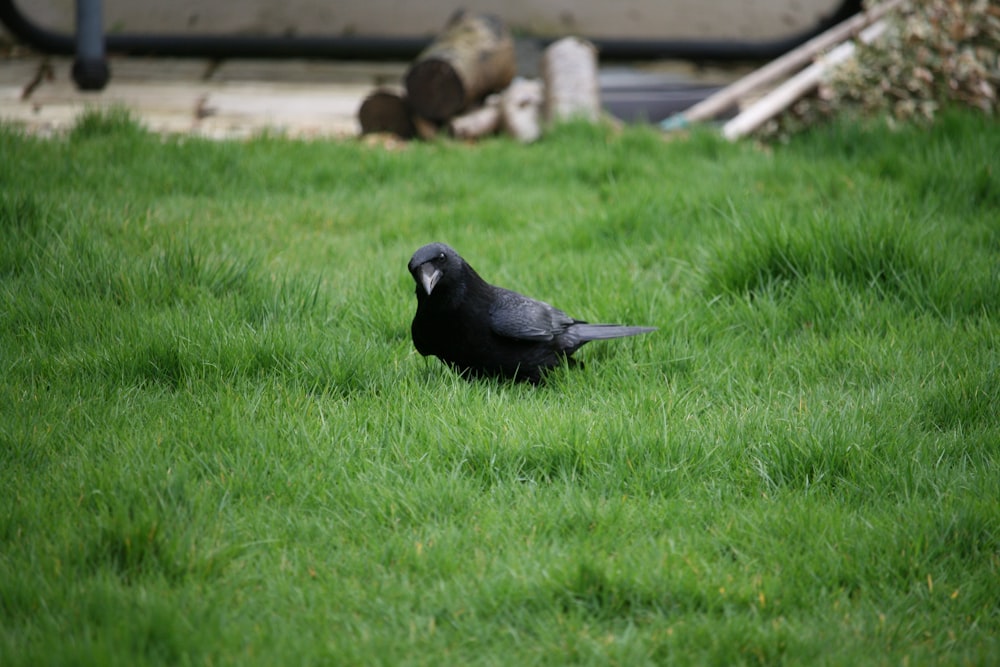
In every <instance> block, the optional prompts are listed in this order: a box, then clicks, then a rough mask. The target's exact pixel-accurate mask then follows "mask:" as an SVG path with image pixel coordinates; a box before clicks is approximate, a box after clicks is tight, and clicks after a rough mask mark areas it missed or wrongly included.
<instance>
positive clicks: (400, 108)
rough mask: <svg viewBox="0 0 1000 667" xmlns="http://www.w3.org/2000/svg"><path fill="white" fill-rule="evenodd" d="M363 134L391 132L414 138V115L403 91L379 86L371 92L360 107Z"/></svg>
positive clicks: (359, 114) (359, 113) (402, 136)
mask: <svg viewBox="0 0 1000 667" xmlns="http://www.w3.org/2000/svg"><path fill="white" fill-rule="evenodd" d="M358 121H360V123H361V134H373V133H376V132H390V133H392V134H395V135H396V136H398V137H400V138H402V139H412V138H413V137H414V136H415V135H416V133H417V130H416V128H415V127H414V125H413V115H412V112H411V111H410V106H409V105H408V104H407V103H406V99H405V98H404V97H403V93H402V91H397V90H392V89H389V88H379V89H378V90H376V91H375V92H373V93H371V94H370V95H369V96H368V97H366V98H365V99H364V101H363V102H362V103H361V107H360V108H358Z"/></svg>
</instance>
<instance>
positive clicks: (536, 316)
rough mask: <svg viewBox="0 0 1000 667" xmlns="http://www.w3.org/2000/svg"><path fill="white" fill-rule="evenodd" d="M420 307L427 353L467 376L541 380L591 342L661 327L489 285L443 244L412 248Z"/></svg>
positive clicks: (421, 340) (417, 331) (418, 330)
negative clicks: (580, 315)
mask: <svg viewBox="0 0 1000 667" xmlns="http://www.w3.org/2000/svg"><path fill="white" fill-rule="evenodd" d="M408 268H409V270H410V275H412V276H413V280H414V281H415V282H416V283H417V289H416V291H417V313H416V315H415V316H414V317H413V324H412V325H411V327H410V333H411V334H412V336H413V345H414V346H415V347H416V348H417V351H418V352H419V353H420V354H422V355H423V356H428V355H434V356H436V357H438V358H439V359H441V360H442V361H444V362H445V363H446V364H448V365H449V366H451V367H452V368H454V369H455V370H456V371H458V372H459V373H460V374H461V375H463V376H465V377H476V378H500V379H507V380H515V381H527V382H531V383H532V384H539V383H540V382H541V381H542V378H543V376H544V375H545V373H546V372H547V371H548V370H550V369H552V368H555V367H556V366H558V365H559V364H560V363H562V362H564V361H567V360H568V361H569V362H572V361H574V360H572V359H570V355H572V354H573V353H574V352H576V351H577V350H578V349H580V346H581V345H583V344H584V343H586V342H588V341H592V340H601V339H606V338H621V337H624V336H636V335H638V334H643V333H648V332H650V331H655V330H656V327H632V326H622V325H618V324H588V323H587V322H584V321H582V320H577V319H574V318H572V317H570V316H569V315H567V314H566V313H564V312H563V311H561V310H559V309H558V308H553V307H552V306H550V305H549V304H547V303H544V302H542V301H536V300H535V299H531V298H529V297H526V296H524V295H523V294H518V293H517V292H512V291H511V290H508V289H504V288H502V287H496V286H494V285H490V284H489V283H487V282H486V281H485V280H483V279H482V278H480V277H479V274H477V273H476V272H475V270H473V268H472V267H471V266H469V264H468V263H466V261H465V260H464V259H462V257H461V256H460V255H459V254H458V253H457V252H455V251H454V250H452V249H451V248H450V247H448V246H447V245H445V244H443V243H431V244H428V245H425V246H424V247H422V248H420V249H419V250H417V252H415V253H414V254H413V257H412V259H410V263H409V265H408Z"/></svg>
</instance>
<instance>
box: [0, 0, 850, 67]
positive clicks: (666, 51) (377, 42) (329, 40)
mask: <svg viewBox="0 0 1000 667" xmlns="http://www.w3.org/2000/svg"><path fill="white" fill-rule="evenodd" d="M860 10H861V0H843V2H842V3H841V5H840V7H838V9H837V10H836V11H835V12H834V13H833V14H831V15H830V16H828V17H826V18H825V19H823V20H821V21H820V23H819V24H818V25H817V26H816V27H815V28H814V29H812V30H808V31H806V32H804V33H800V34H798V35H794V36H792V37H788V38H785V39H778V40H770V41H762V42H750V41H742V40H739V41H737V40H704V41H698V40H644V39H642V40H629V39H601V38H594V37H591V38H589V39H590V41H592V42H593V43H594V45H595V46H596V47H597V49H598V52H599V53H600V54H601V58H602V59H610V60H645V59H651V58H680V59H684V60H768V59H771V58H776V57H778V56H780V55H781V54H783V53H786V52H788V51H790V50H791V49H793V48H795V47H796V46H798V45H799V44H801V43H803V42H805V41H807V40H808V39H810V38H812V37H814V36H815V35H817V34H819V33H820V32H823V31H824V30H827V29H828V28H830V27H831V26H833V25H836V24H837V23H839V22H841V21H843V20H844V19H846V18H848V17H850V16H852V15H854V14H856V13H857V12H859V11H860ZM0 21H2V22H3V23H4V25H6V26H7V29H8V30H9V31H10V32H11V33H12V34H13V35H14V36H15V37H17V38H18V39H19V40H21V41H22V42H24V43H25V44H27V45H29V46H31V47H33V48H35V49H37V50H39V51H42V52H44V53H52V54H60V55H72V54H73V53H74V52H75V42H74V39H73V37H72V36H70V35H64V34H61V33H57V32H53V31H51V30H48V29H46V28H42V27H39V26H37V25H35V24H34V23H32V22H31V21H30V20H28V18H27V17H25V16H24V14H22V13H21V11H20V10H19V9H18V8H17V5H16V4H15V1H14V0H0ZM540 41H548V40H540ZM105 43H106V48H107V51H108V52H109V53H118V54H123V55H133V56H170V57H192V58H212V59H226V58H330V59H337V60H409V59H411V58H414V57H415V56H416V55H417V54H418V53H420V51H421V50H423V49H424V47H426V46H427V45H428V44H429V43H430V39H429V38H415V37H358V36H336V37H252V36H246V35H210V36H199V35H136V34H110V35H107V36H106V38H105Z"/></svg>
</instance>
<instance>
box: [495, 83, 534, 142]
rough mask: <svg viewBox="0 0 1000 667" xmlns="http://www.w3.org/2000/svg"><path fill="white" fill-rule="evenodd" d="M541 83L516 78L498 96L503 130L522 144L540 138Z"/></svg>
mask: <svg viewBox="0 0 1000 667" xmlns="http://www.w3.org/2000/svg"><path fill="white" fill-rule="evenodd" d="M543 100H544V92H543V90H542V82H541V81H538V80H534V79H531V80H529V79H521V78H516V79H514V82H513V83H511V84H510V85H509V86H508V87H507V90H505V91H503V93H502V94H501V95H500V109H501V111H502V118H503V128H504V130H505V131H506V132H507V134H509V135H510V136H512V137H514V138H515V139H517V140H518V141H520V142H521V143H523V144H530V143H531V142H533V141H535V140H537V139H538V138H539V137H540V136H542V102H543Z"/></svg>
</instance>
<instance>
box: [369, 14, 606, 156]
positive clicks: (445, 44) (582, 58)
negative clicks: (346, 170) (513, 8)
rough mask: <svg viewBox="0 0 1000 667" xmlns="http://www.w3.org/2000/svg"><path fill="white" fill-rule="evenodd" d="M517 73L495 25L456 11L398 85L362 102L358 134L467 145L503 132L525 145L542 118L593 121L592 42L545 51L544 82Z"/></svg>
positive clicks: (501, 28) (596, 107)
mask: <svg viewBox="0 0 1000 667" xmlns="http://www.w3.org/2000/svg"><path fill="white" fill-rule="evenodd" d="M516 69H517V67H516V63H515V58H514V41H513V38H512V37H511V35H510V31H509V30H508V29H507V27H506V26H505V25H504V24H503V22H502V21H501V20H500V19H498V18H497V17H495V16H492V15H490V14H477V13H467V12H464V11H459V12H456V13H455V14H454V15H453V16H452V17H451V18H450V19H449V20H448V23H447V24H446V25H445V27H444V30H443V31H442V32H441V34H440V35H438V37H437V38H436V39H435V40H434V41H433V42H432V43H431V44H430V46H428V47H427V48H426V49H425V50H424V51H423V52H422V53H421V54H420V55H418V56H417V58H416V60H415V61H414V62H413V63H412V64H411V65H410V67H409V69H408V70H407V72H406V76H405V77H404V82H403V87H401V88H390V87H382V88H379V89H377V90H375V91H374V92H372V93H371V94H370V95H368V97H366V98H365V100H364V101H363V102H362V104H361V107H360V109H359V110H358V120H359V121H360V123H361V133H362V134H371V133H379V132H387V133H391V134H394V135H396V136H398V137H401V138H403V139H412V138H415V137H417V138H421V139H430V138H433V137H435V136H437V135H438V134H440V133H447V134H448V135H450V136H452V137H455V138H459V139H466V140H471V139H478V138H480V137H484V136H488V135H492V134H496V133H498V132H503V133H505V134H508V135H510V136H512V137H514V138H515V139H517V140H518V141H521V142H524V143H530V142H532V141H535V140H536V139H538V138H539V137H540V136H541V134H542V131H543V116H544V121H545V122H555V121H559V120H565V119H568V118H573V117H580V118H585V119H590V120H595V119H596V118H597V117H598V115H599V113H600V94H599V89H598V86H597V52H596V49H595V48H594V47H593V45H592V44H590V43H589V42H586V41H583V40H580V39H576V38H566V39H563V40H560V41H559V42H556V43H555V44H553V45H552V46H550V47H549V48H548V49H546V51H545V53H544V54H543V56H542V73H543V79H544V80H543V81H537V80H528V79H523V78H520V77H516V76H515V75H516Z"/></svg>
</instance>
